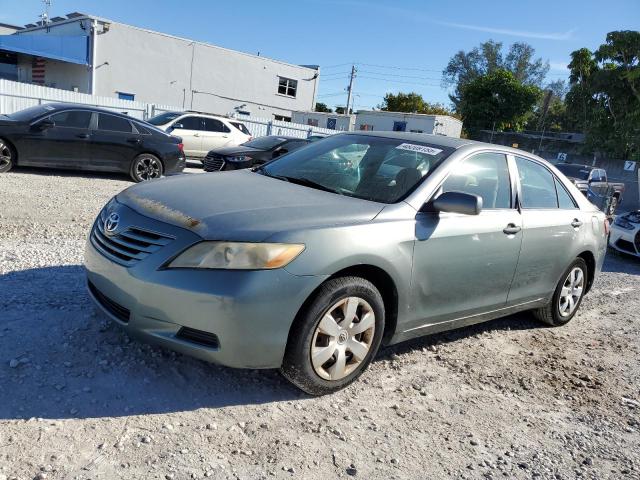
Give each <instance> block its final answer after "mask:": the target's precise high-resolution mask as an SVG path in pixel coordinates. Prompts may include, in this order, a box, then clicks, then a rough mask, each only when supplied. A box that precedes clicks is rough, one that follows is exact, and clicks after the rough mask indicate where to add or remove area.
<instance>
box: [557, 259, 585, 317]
mask: <svg viewBox="0 0 640 480" xmlns="http://www.w3.org/2000/svg"><path fill="white" fill-rule="evenodd" d="M583 289H584V273H583V271H582V269H581V268H578V267H575V268H574V269H573V270H571V271H570V272H569V275H568V276H567V279H566V280H565V281H564V284H563V285H562V290H561V291H560V298H559V299H558V309H559V310H560V316H562V317H568V316H569V315H571V314H572V313H573V312H574V310H575V309H576V307H577V306H578V302H579V301H580V297H582V291H583Z"/></svg>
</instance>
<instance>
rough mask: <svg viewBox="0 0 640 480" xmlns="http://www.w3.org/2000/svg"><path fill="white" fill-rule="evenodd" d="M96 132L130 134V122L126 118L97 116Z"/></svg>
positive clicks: (105, 115) (103, 114)
mask: <svg viewBox="0 0 640 480" xmlns="http://www.w3.org/2000/svg"><path fill="white" fill-rule="evenodd" d="M98 130H107V131H110V132H125V133H131V132H132V131H133V130H132V129H131V122H130V121H129V120H127V119H126V118H121V117H116V116H115V115H108V114H106V113H101V114H100V115H98Z"/></svg>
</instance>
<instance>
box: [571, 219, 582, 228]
mask: <svg viewBox="0 0 640 480" xmlns="http://www.w3.org/2000/svg"><path fill="white" fill-rule="evenodd" d="M571 226H572V227H573V228H580V227H581V226H582V222H581V221H580V220H578V219H577V218H574V219H573V222H571Z"/></svg>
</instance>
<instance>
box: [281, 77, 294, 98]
mask: <svg viewBox="0 0 640 480" xmlns="http://www.w3.org/2000/svg"><path fill="white" fill-rule="evenodd" d="M296 90H298V81H297V80H292V79H290V78H284V77H278V93H279V94H280V95H286V96H287V97H295V96H296Z"/></svg>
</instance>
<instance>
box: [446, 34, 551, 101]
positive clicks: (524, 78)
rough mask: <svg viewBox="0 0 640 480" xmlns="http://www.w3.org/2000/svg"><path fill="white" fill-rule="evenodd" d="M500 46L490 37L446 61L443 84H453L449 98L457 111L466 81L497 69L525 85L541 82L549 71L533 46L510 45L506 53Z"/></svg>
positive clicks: (499, 43) (539, 84)
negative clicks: (452, 91) (506, 72)
mask: <svg viewBox="0 0 640 480" xmlns="http://www.w3.org/2000/svg"><path fill="white" fill-rule="evenodd" d="M502 47H503V45H502V43H501V42H494V41H493V40H489V41H486V42H483V43H481V44H480V46H478V47H476V48H474V49H472V50H471V51H469V52H465V51H463V50H460V51H459V52H458V53H456V54H455V55H454V56H453V57H452V58H451V60H449V63H448V64H447V66H446V67H445V69H444V70H443V72H442V77H443V83H444V85H445V86H447V87H450V86H454V87H455V88H454V93H453V94H452V95H449V98H450V99H451V101H452V103H453V105H454V107H455V108H456V110H458V102H459V101H460V96H461V93H462V88H463V87H464V86H465V85H466V84H467V83H469V82H471V81H473V80H475V79H476V78H478V77H480V76H483V75H487V74H490V73H493V72H496V71H497V70H507V71H509V72H511V73H512V74H513V75H514V77H515V79H516V80H518V81H519V82H520V83H522V84H524V85H535V86H538V87H539V86H541V85H542V82H543V81H544V78H545V76H546V75H547V72H548V71H549V62H546V61H543V60H542V59H541V58H535V50H534V48H533V47H532V46H531V45H528V44H526V43H521V42H516V43H514V44H512V45H511V46H510V47H509V50H508V51H507V52H506V54H505V53H504V52H503V48H502Z"/></svg>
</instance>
